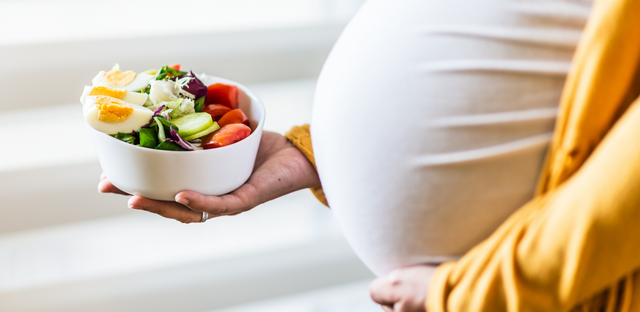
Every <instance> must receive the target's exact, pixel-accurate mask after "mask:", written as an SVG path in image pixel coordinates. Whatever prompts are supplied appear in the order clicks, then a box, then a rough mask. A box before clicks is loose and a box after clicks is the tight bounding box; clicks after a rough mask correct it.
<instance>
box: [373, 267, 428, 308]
mask: <svg viewBox="0 0 640 312" xmlns="http://www.w3.org/2000/svg"><path fill="white" fill-rule="evenodd" d="M436 267H437V266H435V265H430V264H425V265H416V266H411V267H406V268H400V269H396V270H393V271H391V273H389V274H387V275H385V276H383V277H380V278H378V279H376V280H374V281H373V282H372V283H371V286H370V287H369V292H370V293H371V299H373V301H375V302H376V303H378V304H380V305H381V306H382V309H383V310H385V311H387V312H425V311H426V309H425V300H426V297H427V290H428V288H429V282H430V281H431V275H432V274H433V271H435V269H436Z"/></svg>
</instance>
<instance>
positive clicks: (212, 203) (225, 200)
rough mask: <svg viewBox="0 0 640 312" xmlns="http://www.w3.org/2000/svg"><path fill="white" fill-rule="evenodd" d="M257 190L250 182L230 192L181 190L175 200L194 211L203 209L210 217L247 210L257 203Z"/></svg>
mask: <svg viewBox="0 0 640 312" xmlns="http://www.w3.org/2000/svg"><path fill="white" fill-rule="evenodd" d="M257 193H258V192H257V191H256V189H255V187H254V186H253V185H251V184H244V185H243V186H241V187H240V188H238V189H237V190H235V191H234V192H233V193H231V194H227V195H222V196H205V195H202V194H200V193H197V192H193V191H183V192H180V193H178V194H177V195H176V198H175V199H176V201H177V202H178V203H181V204H183V205H185V206H187V207H189V208H191V209H192V210H195V211H205V212H207V213H209V215H210V216H211V217H217V216H229V215H236V214H239V213H241V212H244V211H247V210H249V209H251V208H253V207H255V206H257V205H258V203H259V198H258V194H257Z"/></svg>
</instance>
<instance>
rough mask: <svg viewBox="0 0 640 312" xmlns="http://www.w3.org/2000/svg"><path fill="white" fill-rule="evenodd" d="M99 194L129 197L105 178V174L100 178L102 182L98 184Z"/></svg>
mask: <svg viewBox="0 0 640 312" xmlns="http://www.w3.org/2000/svg"><path fill="white" fill-rule="evenodd" d="M98 192H100V193H115V194H121V195H129V194H128V193H125V192H123V191H121V190H120V189H119V188H117V187H115V186H114V185H113V184H111V182H109V180H107V178H106V177H105V176H104V173H103V174H102V176H101V177H100V182H99V183H98Z"/></svg>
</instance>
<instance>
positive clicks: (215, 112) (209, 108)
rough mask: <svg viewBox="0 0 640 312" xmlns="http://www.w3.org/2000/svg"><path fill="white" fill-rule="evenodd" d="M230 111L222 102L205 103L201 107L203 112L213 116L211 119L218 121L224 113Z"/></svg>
mask: <svg viewBox="0 0 640 312" xmlns="http://www.w3.org/2000/svg"><path fill="white" fill-rule="evenodd" d="M229 111H231V108H229V107H227V106H224V105H222V104H209V105H206V106H205V107H204V108H203V109H202V112H203V113H208V114H209V115H211V118H213V121H218V120H220V118H222V116H224V114H226V113H228V112H229Z"/></svg>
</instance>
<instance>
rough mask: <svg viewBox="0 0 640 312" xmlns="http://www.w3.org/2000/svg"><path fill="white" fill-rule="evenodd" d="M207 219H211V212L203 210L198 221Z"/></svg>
mask: <svg viewBox="0 0 640 312" xmlns="http://www.w3.org/2000/svg"><path fill="white" fill-rule="evenodd" d="M207 219H209V213H207V212H204V211H203V212H202V216H201V217H200V221H198V222H200V223H202V222H204V221H207Z"/></svg>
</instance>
